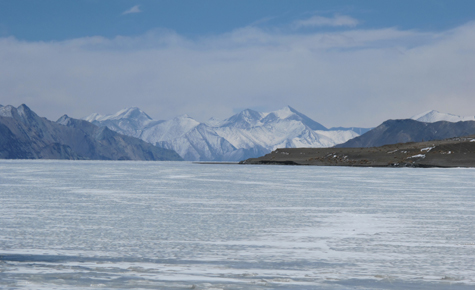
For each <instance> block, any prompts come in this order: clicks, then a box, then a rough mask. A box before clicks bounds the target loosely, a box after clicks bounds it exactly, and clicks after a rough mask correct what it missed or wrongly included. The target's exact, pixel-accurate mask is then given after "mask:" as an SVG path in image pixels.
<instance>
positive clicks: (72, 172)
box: [0, 160, 475, 289]
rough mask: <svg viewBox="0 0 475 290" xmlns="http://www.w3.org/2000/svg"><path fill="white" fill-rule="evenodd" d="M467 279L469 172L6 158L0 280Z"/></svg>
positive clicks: (336, 284) (286, 283) (4, 283)
mask: <svg viewBox="0 0 475 290" xmlns="http://www.w3.org/2000/svg"><path fill="white" fill-rule="evenodd" d="M85 287H88V289H118V288H120V289H124V288H134V289H474V288H475V169H436V168H434V169H410V168H396V169H391V168H343V167H340V168H337V167H296V166H243V165H203V164H192V163H188V162H125V161H124V162H105V161H72V162H71V161H38V160H34V161H5V160H3V161H0V288H9V289H53V288H56V289H65V288H68V289H83V288H85Z"/></svg>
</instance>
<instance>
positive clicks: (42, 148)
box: [0, 104, 182, 160]
mask: <svg viewBox="0 0 475 290" xmlns="http://www.w3.org/2000/svg"><path fill="white" fill-rule="evenodd" d="M0 133H1V136H2V138H1V139H0V140H1V141H0V158H3V159H73V160H78V159H93V160H182V159H181V157H179V156H178V154H176V152H174V151H170V150H166V149H163V148H158V147H156V146H153V145H151V144H149V143H147V142H144V141H142V140H140V139H137V138H134V137H130V136H125V135H121V134H119V133H117V132H115V131H112V130H109V129H108V128H107V127H98V126H96V125H94V124H92V123H90V122H87V121H85V120H80V119H73V118H70V117H68V116H67V115H63V116H62V117H60V118H59V119H58V121H57V122H53V121H50V120H48V119H46V118H43V117H39V116H38V115H37V114H36V113H35V112H33V111H32V110H31V109H30V108H29V107H28V106H26V105H25V104H22V105H20V106H19V107H18V108H15V107H13V106H10V105H8V106H1V107H0Z"/></svg>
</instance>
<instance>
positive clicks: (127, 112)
mask: <svg viewBox="0 0 475 290" xmlns="http://www.w3.org/2000/svg"><path fill="white" fill-rule="evenodd" d="M84 120H86V121H88V122H91V123H93V124H94V125H97V126H107V127H108V128H109V129H111V130H113V131H116V132H118V133H120V134H123V135H128V136H132V137H136V138H139V137H140V136H141V134H142V132H143V131H144V130H145V129H146V128H148V127H151V126H154V125H157V124H160V123H162V122H164V121H154V120H152V118H150V116H149V115H147V114H146V113H145V112H144V111H142V110H140V109H139V108H136V107H132V108H127V109H124V110H120V111H119V112H117V113H115V114H113V115H107V116H103V115H99V114H97V113H95V114H92V115H90V116H88V117H86V118H84Z"/></svg>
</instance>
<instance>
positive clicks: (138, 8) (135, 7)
mask: <svg viewBox="0 0 475 290" xmlns="http://www.w3.org/2000/svg"><path fill="white" fill-rule="evenodd" d="M140 12H142V10H140V5H135V6H134V7H132V8H130V9H129V10H126V11H124V12H123V13H122V15H125V14H131V13H140Z"/></svg>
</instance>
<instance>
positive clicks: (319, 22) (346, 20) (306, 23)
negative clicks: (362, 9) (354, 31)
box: [293, 15, 359, 28]
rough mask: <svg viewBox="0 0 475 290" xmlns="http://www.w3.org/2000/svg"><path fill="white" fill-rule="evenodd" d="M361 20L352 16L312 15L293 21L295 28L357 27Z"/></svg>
mask: <svg viewBox="0 0 475 290" xmlns="http://www.w3.org/2000/svg"><path fill="white" fill-rule="evenodd" d="M358 23H359V21H358V20H357V19H354V18H352V17H350V16H345V15H335V16H333V18H328V17H323V16H317V15H315V16H312V17H310V18H308V19H305V20H298V21H295V22H294V23H293V26H294V27H295V28H302V27H319V26H349V27H355V26H356V25H358Z"/></svg>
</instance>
